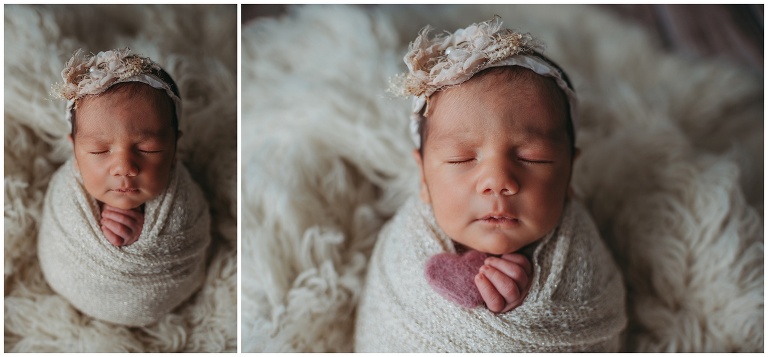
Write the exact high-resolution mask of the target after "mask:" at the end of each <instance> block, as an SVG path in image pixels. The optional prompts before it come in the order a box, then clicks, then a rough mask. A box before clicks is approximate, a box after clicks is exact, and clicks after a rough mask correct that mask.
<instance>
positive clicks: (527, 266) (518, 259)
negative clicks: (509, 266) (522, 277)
mask: <svg viewBox="0 0 768 357" xmlns="http://www.w3.org/2000/svg"><path fill="white" fill-rule="evenodd" d="M501 258H502V259H504V260H508V261H510V262H513V263H517V264H518V265H520V266H521V267H522V268H523V270H525V274H527V275H528V276H531V274H533V267H532V266H531V261H530V260H528V258H527V257H526V256H525V255H522V254H519V253H512V254H504V255H502V256H501Z"/></svg>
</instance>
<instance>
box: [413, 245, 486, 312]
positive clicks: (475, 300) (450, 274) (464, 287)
mask: <svg viewBox="0 0 768 357" xmlns="http://www.w3.org/2000/svg"><path fill="white" fill-rule="evenodd" d="M487 257H488V255H487V254H485V253H482V252H478V251H476V250H471V251H469V252H467V253H464V254H463V255H458V254H453V253H440V254H437V255H434V256H432V257H431V258H429V260H427V264H426V266H425V268H424V273H425V275H426V277H427V283H429V285H430V286H431V287H432V289H435V291H437V292H438V293H439V294H440V295H442V296H443V297H444V298H446V299H448V300H451V301H453V302H455V303H457V304H459V305H461V306H464V307H466V308H472V307H475V306H480V305H483V304H484V303H485V302H484V301H483V297H482V295H480V291H479V290H477V286H476V285H475V275H477V273H478V272H479V271H480V267H481V266H483V264H484V262H485V258H487Z"/></svg>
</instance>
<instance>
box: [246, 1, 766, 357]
mask: <svg viewBox="0 0 768 357" xmlns="http://www.w3.org/2000/svg"><path fill="white" fill-rule="evenodd" d="M494 14H498V15H500V16H501V17H502V18H503V20H505V23H506V24H507V25H508V26H511V27H514V28H516V29H520V30H524V31H530V32H531V33H533V34H535V35H536V36H538V37H540V38H541V39H542V40H544V41H545V42H546V43H547V44H548V49H547V51H546V53H547V54H548V55H549V56H551V57H552V58H553V59H554V60H556V61H557V62H559V63H560V64H561V65H562V66H563V67H564V68H565V69H566V70H567V71H568V74H569V75H570V77H571V79H572V80H573V82H575V86H576V89H577V92H578V94H579V96H580V98H581V101H582V106H581V109H580V110H581V113H580V117H581V118H582V119H581V124H580V126H579V128H578V139H577V140H578V145H579V146H580V147H581V149H582V155H581V157H580V159H579V160H578V163H577V166H576V168H575V181H574V186H575V189H576V191H577V193H578V194H579V195H580V197H581V198H582V200H583V201H584V202H585V204H586V205H587V207H588V208H589V210H590V211H591V213H592V214H593V216H594V217H595V219H596V222H597V224H598V226H599V229H600V231H601V233H602V235H603V238H604V239H605V240H606V241H607V243H608V244H609V246H610V247H611V249H612V252H613V254H614V256H615V258H616V260H617V261H618V262H619V264H620V266H621V268H622V269H623V273H624V276H625V279H626V282H627V284H628V291H629V301H628V306H629V311H628V313H629V316H630V319H631V322H630V327H629V330H628V333H627V340H626V343H625V346H624V347H625V349H626V350H627V351H690V352H693V351H762V350H763V343H764V336H763V154H762V152H763V140H764V139H763V125H764V124H763V82H762V78H761V77H762V75H755V74H754V73H749V72H746V71H744V70H742V69H740V68H738V67H735V66H734V65H732V64H730V63H726V62H720V61H701V60H700V61H694V60H689V59H684V58H680V57H677V56H673V55H670V54H665V53H664V52H662V51H661V50H660V49H659V47H658V46H656V45H655V44H654V43H651V41H650V40H649V37H648V36H647V35H646V34H645V33H643V32H642V31H641V30H640V29H638V28H634V27H632V26H629V25H626V24H622V23H620V22H619V21H618V20H617V19H615V18H612V17H610V16H608V15H606V14H604V13H601V12H600V11H599V10H598V9H595V8H592V7H588V6H411V7H409V6H382V7H373V8H371V7H368V8H363V7H350V6H309V7H299V8H296V9H293V10H292V11H291V12H290V13H289V14H288V15H287V16H285V17H281V18H264V19H260V20H257V21H254V22H251V23H249V24H247V26H244V27H243V31H242V32H243V44H242V56H243V60H242V64H243V71H242V76H243V77H242V83H243V86H242V90H243V108H242V138H243V146H242V155H243V156H242V165H243V166H242V171H243V202H242V219H243V233H242V239H243V241H242V246H243V252H242V259H243V262H242V269H243V273H242V274H243V275H242V283H243V289H242V343H243V351H350V350H351V349H352V340H353V339H352V334H353V331H354V328H353V327H354V326H353V322H354V315H355V306H356V304H357V301H358V297H359V296H360V291H361V288H362V286H363V279H364V276H365V270H366V264H367V262H368V257H369V255H370V252H371V248H372V246H373V244H374V241H375V239H376V234H377V232H378V231H379V229H380V228H381V225H382V224H383V223H384V222H385V221H386V220H387V219H389V218H390V217H391V216H392V214H393V212H394V211H395V210H396V209H397V208H398V206H399V205H400V204H401V203H402V202H403V201H404V199H405V198H406V197H407V196H408V195H409V194H411V193H412V192H414V191H415V190H416V189H417V181H416V178H417V176H416V175H417V174H416V169H417V168H416V166H415V163H414V162H413V159H412V157H411V154H410V151H411V150H412V149H411V143H410V141H409V139H408V135H407V123H408V119H407V113H408V106H409V103H408V101H407V100H401V99H393V98H391V97H389V96H388V95H387V94H385V89H386V88H387V79H388V77H390V76H392V75H393V74H395V73H398V72H401V71H404V70H405V66H404V65H403V63H402V61H401V58H402V56H403V54H404V53H405V46H406V45H407V43H408V42H409V41H410V40H412V39H413V38H414V37H415V35H416V34H417V32H418V30H419V29H420V28H421V27H423V26H424V25H427V24H431V25H433V26H434V27H435V28H437V29H438V30H442V29H447V30H454V29H456V28H458V27H463V26H466V25H467V24H469V23H472V22H478V21H483V20H487V19H490V18H491V17H492V16H493V15H494Z"/></svg>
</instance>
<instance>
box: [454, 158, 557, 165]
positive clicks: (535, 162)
mask: <svg viewBox="0 0 768 357" xmlns="http://www.w3.org/2000/svg"><path fill="white" fill-rule="evenodd" d="M518 160H520V161H521V162H523V163H524V164H526V165H545V164H551V163H553V162H554V161H548V160H528V159H524V158H518ZM472 161H475V159H467V160H454V161H448V163H449V164H451V165H462V164H468V163H470V162H472Z"/></svg>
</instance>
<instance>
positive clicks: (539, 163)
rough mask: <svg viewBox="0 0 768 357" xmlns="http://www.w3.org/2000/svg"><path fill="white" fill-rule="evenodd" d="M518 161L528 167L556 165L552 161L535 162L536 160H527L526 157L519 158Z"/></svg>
mask: <svg viewBox="0 0 768 357" xmlns="http://www.w3.org/2000/svg"><path fill="white" fill-rule="evenodd" d="M517 159H518V160H520V161H522V162H523V163H525V164H528V165H543V164H552V163H554V161H551V160H534V159H526V158H524V157H518V158H517Z"/></svg>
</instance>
